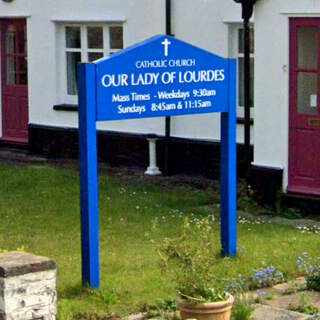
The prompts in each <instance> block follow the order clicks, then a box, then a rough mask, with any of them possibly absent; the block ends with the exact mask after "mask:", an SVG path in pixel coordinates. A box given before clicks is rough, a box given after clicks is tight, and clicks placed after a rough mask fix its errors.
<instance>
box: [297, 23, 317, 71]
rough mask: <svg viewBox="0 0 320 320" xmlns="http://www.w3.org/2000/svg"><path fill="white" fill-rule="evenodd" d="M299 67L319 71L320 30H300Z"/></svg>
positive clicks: (308, 28) (306, 28)
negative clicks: (319, 42) (319, 31)
mask: <svg viewBox="0 0 320 320" xmlns="http://www.w3.org/2000/svg"><path fill="white" fill-rule="evenodd" d="M298 57H299V62H298V67H299V68H309V69H317V66H318V29H317V28H310V27H303V28H299V29H298Z"/></svg>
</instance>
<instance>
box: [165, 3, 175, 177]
mask: <svg viewBox="0 0 320 320" xmlns="http://www.w3.org/2000/svg"><path fill="white" fill-rule="evenodd" d="M171 13H172V11H171V0H166V34H167V35H169V36H173V34H172V32H171ZM170 136H171V118H170V117H166V124H165V142H164V168H163V169H164V170H163V174H164V175H165V176H168V175H169V156H170V154H169V153H170Z"/></svg>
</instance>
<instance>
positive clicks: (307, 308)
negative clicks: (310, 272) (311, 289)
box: [290, 292, 320, 316]
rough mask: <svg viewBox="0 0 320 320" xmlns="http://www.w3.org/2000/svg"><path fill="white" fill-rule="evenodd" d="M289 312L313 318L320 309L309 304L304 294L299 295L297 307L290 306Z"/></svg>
mask: <svg viewBox="0 0 320 320" xmlns="http://www.w3.org/2000/svg"><path fill="white" fill-rule="evenodd" d="M290 310H292V311H297V312H301V313H305V314H308V315H314V316H317V315H318V314H319V312H320V309H318V308H316V307H314V306H312V305H311V304H310V301H309V298H308V296H307V294H306V293H305V292H301V293H300V301H299V305H298V306H297V307H295V306H291V307H290Z"/></svg>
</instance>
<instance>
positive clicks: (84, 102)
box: [78, 35, 237, 288]
mask: <svg viewBox="0 0 320 320" xmlns="http://www.w3.org/2000/svg"><path fill="white" fill-rule="evenodd" d="M78 75H79V81H78V82H79V131H80V181H81V232H82V279H83V283H84V284H88V285H89V286H90V287H92V288H99V286H100V276H99V273H100V271H99V214H98V173H97V172H98V169H97V131H96V122H97V121H111V120H125V119H142V118H151V117H166V116H180V115H192V114H200V113H213V112H220V113H221V243H222V252H223V254H224V255H227V256H235V255H236V250H237V214H236V211H237V210H236V61H235V60H231V59H224V58H221V57H219V56H216V55H214V54H212V53H210V52H208V51H205V50H202V49H200V48H197V47H194V46H192V45H190V44H187V43H185V42H183V41H180V40H177V39H175V38H172V37H170V36H162V35H160V36H155V37H153V38H151V39H149V40H146V41H144V42H142V43H140V44H137V45H135V46H132V47H129V48H127V49H125V50H122V51H121V52H119V53H116V54H113V55H112V56H110V57H108V58H103V59H100V60H97V61H95V62H94V63H92V64H80V65H79V67H78Z"/></svg>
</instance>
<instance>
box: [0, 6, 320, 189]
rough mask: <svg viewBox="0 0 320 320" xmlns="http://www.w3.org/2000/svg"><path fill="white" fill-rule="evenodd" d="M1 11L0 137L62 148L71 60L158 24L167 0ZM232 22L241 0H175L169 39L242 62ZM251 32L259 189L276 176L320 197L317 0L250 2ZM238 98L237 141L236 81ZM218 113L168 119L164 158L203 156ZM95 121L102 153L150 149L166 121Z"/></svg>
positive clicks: (72, 127) (69, 125) (70, 99)
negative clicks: (170, 146) (168, 152)
mask: <svg viewBox="0 0 320 320" xmlns="http://www.w3.org/2000/svg"><path fill="white" fill-rule="evenodd" d="M0 12H1V20H0V25H1V73H2V77H1V96H2V99H1V105H0V110H1V111H0V117H1V121H0V142H1V143H2V144H4V143H11V144H12V143H20V144H21V143H22V144H23V143H24V144H29V147H30V149H31V150H36V151H42V152H59V151H61V150H63V149H69V148H70V144H72V143H75V141H76V132H77V127H78V114H77V96H76V92H77V88H76V75H75V65H76V62H78V61H80V60H82V61H90V60H95V59H97V58H99V57H101V56H103V55H109V54H111V53H113V52H116V51H118V50H120V49H121V48H123V47H127V46H129V45H132V44H135V43H137V42H140V41H142V40H144V39H146V38H149V37H151V36H153V35H156V34H163V33H165V30H166V29H165V26H166V15H165V1H164V0H90V2H88V1H85V0H68V1H62V0H55V1H48V0H11V1H10V0H2V1H1V3H0ZM241 28H242V19H241V6H240V5H239V4H236V3H235V2H234V1H232V0H223V1H222V0H172V32H173V34H174V35H175V37H177V38H179V39H181V40H184V41H187V42H189V43H191V44H194V45H196V46H199V47H201V48H204V49H206V50H209V51H212V52H214V53H216V54H218V55H221V56H224V57H233V58H237V59H238V60H239V66H241V65H242V63H243V46H242V44H241V43H242V42H241V41H240V39H241V37H242V36H243V32H242V29H241ZM252 30H254V32H252V34H254V44H252V53H251V55H252V65H254V89H255V90H254V97H253V95H252V100H253V101H254V102H253V104H254V108H252V112H251V116H252V119H253V122H254V125H253V126H252V144H253V146H254V149H253V150H254V161H253V170H252V173H253V179H252V181H253V183H254V184H255V185H256V186H257V187H258V184H259V181H262V182H264V185H263V187H262V189H263V190H266V188H271V187H270V186H272V188H274V186H275V185H276V181H278V180H279V179H280V180H281V181H280V184H281V186H282V189H283V191H284V192H287V191H289V192H293V193H300V194H312V195H320V151H319V150H320V114H319V112H320V111H319V110H320V108H319V104H318V99H317V96H318V91H319V83H318V82H319V81H320V78H319V75H320V62H319V61H320V57H319V56H318V52H319V51H320V50H319V46H320V38H319V37H320V1H319V0H259V1H258V2H257V3H256V5H255V14H254V18H253V19H252ZM240 70H242V69H241V68H239V78H240V79H239V88H241V87H242V83H243V79H242V74H243V72H241V71H240ZM238 100H239V106H238V116H239V119H240V121H239V124H238V143H239V144H241V143H243V124H242V123H241V118H242V117H243V94H242V91H241V90H239V99H238ZM219 123H220V121H219V115H214V114H213V115H197V116H184V117H176V118H175V117H173V118H172V119H171V136H172V139H173V143H174V141H176V143H178V144H179V143H180V145H179V146H180V147H179V146H177V147H176V148H175V152H174V153H172V156H171V157H172V158H175V157H176V153H178V152H179V151H180V152H182V153H183V152H184V155H185V157H188V156H189V155H191V156H190V157H191V161H193V160H194V161H198V162H200V164H199V163H197V164H195V165H196V166H198V167H201V166H206V165H208V163H210V161H206V159H205V158H203V155H205V153H206V151H207V150H208V149H209V148H211V147H212V146H211V145H210V143H211V142H212V143H217V142H218V141H219V138H220V128H219ZM99 130H101V131H100V133H101V137H104V138H103V139H102V140H103V141H104V142H101V144H102V145H101V152H102V153H101V154H102V156H105V157H106V158H108V152H109V153H112V154H111V156H113V157H116V155H115V154H116V151H117V150H118V151H120V149H121V148H128V150H130V152H133V149H134V148H136V147H137V146H142V148H144V149H145V153H146V154H147V152H148V150H147V143H146V141H145V139H144V138H145V137H146V135H149V134H155V135H158V136H164V134H165V119H163V118H155V119H145V120H143V121H142V122H141V120H127V121H122V122H116V121H115V122H108V123H103V124H99ZM141 137H142V138H143V139H142V140H141V139H140V140H139V138H141ZM121 138H126V139H127V140H126V139H124V140H126V141H124V140H123V139H122V140H121ZM130 139H131V140H130ZM102 140H101V141H102ZM138 140H139V141H140V142H137V141H138ZM128 141H132V143H133V142H134V145H135V146H132V145H131V146H129V144H130V143H129V142H128ZM142 141H143V142H142ZM195 142H197V143H196V144H195ZM183 143H185V145H184V147H181V146H182V145H183ZM190 143H191V144H190ZM203 143H205V144H203ZM208 143H209V144H208ZM199 146H200V147H199ZM201 146H202V147H201ZM137 148H138V147H137ZM194 150H197V151H196V152H195V153H193V151H194ZM212 150H213V148H212ZM197 156H198V157H197ZM177 157H178V159H173V162H174V161H176V167H178V166H180V162H181V161H182V160H181V159H182V158H181V154H179V156H177ZM109 159H110V157H109ZM195 159H197V160H195ZM115 161H117V160H115ZM177 161H179V164H177ZM188 165H189V164H188ZM180 167H181V166H180ZM182 167H183V165H182ZM272 191H275V190H272Z"/></svg>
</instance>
